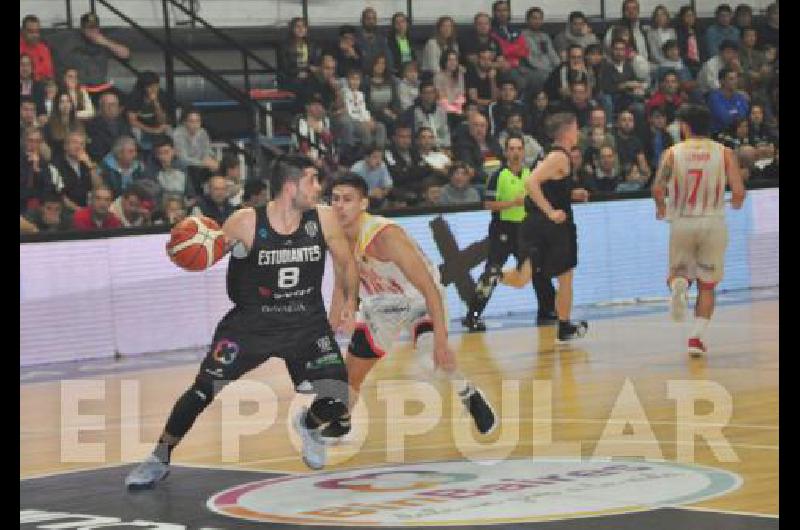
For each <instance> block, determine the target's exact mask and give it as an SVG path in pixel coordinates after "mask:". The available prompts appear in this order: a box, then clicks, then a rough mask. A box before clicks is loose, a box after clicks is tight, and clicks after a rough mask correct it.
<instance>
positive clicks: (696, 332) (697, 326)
mask: <svg viewBox="0 0 800 530" xmlns="http://www.w3.org/2000/svg"><path fill="white" fill-rule="evenodd" d="M709 322H710V320H709V319H707V318H703V317H695V319H694V326H693V327H692V333H691V335H689V338H690V339H702V338H703V333H705V332H706V328H707V327H708V323H709Z"/></svg>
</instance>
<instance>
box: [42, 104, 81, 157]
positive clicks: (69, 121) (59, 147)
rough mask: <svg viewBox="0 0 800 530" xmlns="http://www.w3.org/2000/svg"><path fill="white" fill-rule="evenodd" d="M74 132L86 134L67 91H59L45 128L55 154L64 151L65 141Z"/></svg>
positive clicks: (46, 137) (48, 142)
mask: <svg viewBox="0 0 800 530" xmlns="http://www.w3.org/2000/svg"><path fill="white" fill-rule="evenodd" d="M72 131H81V132H85V130H84V127H83V124H82V123H81V121H80V120H79V119H78V116H77V115H76V113H75V104H74V103H73V102H72V97H71V96H70V95H69V92H67V91H66V90H63V89H62V90H59V91H58V92H57V93H56V97H55V99H54V108H53V111H52V113H51V114H50V118H49V119H48V120H47V125H46V126H45V128H44V135H45V141H46V142H47V144H48V145H49V146H50V149H52V152H53V153H62V152H63V151H64V140H66V138H67V135H68V134H69V133H71V132H72Z"/></svg>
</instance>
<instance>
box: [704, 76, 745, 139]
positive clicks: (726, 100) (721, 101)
mask: <svg viewBox="0 0 800 530" xmlns="http://www.w3.org/2000/svg"><path fill="white" fill-rule="evenodd" d="M738 82H739V73H738V72H736V71H735V70H732V69H730V68H723V69H722V70H720V72H719V84H720V88H718V89H715V90H712V91H711V93H710V94H709V95H708V107H709V110H710V111H711V133H712V134H717V133H719V132H721V131H723V130H724V129H727V128H728V127H729V126H730V124H731V123H733V121H734V120H735V119H737V118H744V119H747V117H748V115H749V112H750V103H749V102H748V100H747V98H746V97H745V96H744V95H743V94H742V93H740V92H738V91H737V90H736V87H737V85H738Z"/></svg>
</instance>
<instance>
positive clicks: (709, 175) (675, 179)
mask: <svg viewBox="0 0 800 530" xmlns="http://www.w3.org/2000/svg"><path fill="white" fill-rule="evenodd" d="M670 149H671V151H672V168H673V169H672V180H671V181H670V182H669V183H668V186H667V196H668V199H667V219H669V221H670V222H671V225H672V226H671V230H670V241H669V265H670V277H672V276H685V277H686V278H688V279H689V280H693V279H697V280H698V281H699V282H701V283H702V284H707V285H712V286H713V285H715V284H717V283H718V282H719V281H721V280H722V276H723V268H724V261H725V249H726V248H727V245H728V228H727V226H726V224H725V184H726V183H727V181H728V175H727V172H726V170H725V147H724V146H723V145H722V144H720V143H718V142H715V141H713V140H709V139H704V138H703V139H701V138H692V139H689V140H686V141H684V142H681V143H679V144H677V145H675V146H673V147H671V148H670Z"/></svg>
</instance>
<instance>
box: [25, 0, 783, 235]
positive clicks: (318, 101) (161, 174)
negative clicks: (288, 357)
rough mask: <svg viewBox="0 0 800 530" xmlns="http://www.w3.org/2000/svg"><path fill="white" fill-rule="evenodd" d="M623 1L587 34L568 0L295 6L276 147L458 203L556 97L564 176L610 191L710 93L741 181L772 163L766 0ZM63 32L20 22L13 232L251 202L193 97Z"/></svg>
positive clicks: (88, 28)
mask: <svg viewBox="0 0 800 530" xmlns="http://www.w3.org/2000/svg"><path fill="white" fill-rule="evenodd" d="M518 6H519V4H518V3H515V4H514V7H515V8H517V9H519V7H518ZM639 9H640V6H639V2H638V0H626V1H625V2H623V4H622V13H621V18H620V19H615V20H610V21H608V22H609V23H608V24H606V26H607V27H606V28H605V29H604V31H603V32H602V34H595V33H594V31H593V28H592V26H591V25H590V24H589V21H588V19H587V17H586V16H585V15H584V14H583V13H581V12H573V13H571V14H570V15H569V17H568V20H567V21H566V23H565V25H564V27H563V29H562V30H561V31H559V32H556V34H550V33H548V32H547V31H545V30H544V25H545V20H546V17H545V15H546V14H545V13H544V12H543V10H542V9H540V8H538V7H531V8H530V9H528V10H527V12H526V13H525V20H526V23H525V25H524V26H523V27H517V26H516V25H514V24H511V23H510V20H511V12H510V6H509V3H508V2H505V1H502V0H500V1H496V2H494V3H493V4H492V5H491V13H477V14H475V16H474V18H473V23H472V24H471V25H468V26H467V27H459V25H458V24H456V22H455V21H454V19H453V18H452V17H449V16H443V17H441V18H439V20H437V21H436V24H435V28H434V30H433V34H432V35H430V38H428V39H427V40H425V42H424V43H422V42H419V43H417V42H414V41H412V39H411V37H410V34H411V33H410V29H411V28H410V23H409V20H408V18H407V17H406V15H405V14H403V13H395V14H394V15H393V16H392V17H391V22H390V24H389V27H388V28H386V31H384V29H383V28H380V27H379V26H378V19H379V17H378V13H377V12H376V11H375V9H374V8H371V7H368V8H366V9H364V11H363V12H362V15H361V21H360V25H359V26H358V27H354V26H350V25H346V26H342V27H341V28H340V29H339V31H338V39H336V41H335V42H333V43H323V42H317V41H316V40H315V39H314V38H313V32H312V31H311V30H310V29H309V28H308V26H307V25H306V22H305V21H304V20H303V19H301V18H297V19H293V20H292V21H291V22H290V24H289V28H288V36H287V38H286V39H284V40H283V44H282V45H281V46H280V48H279V49H278V52H277V66H278V72H279V74H278V83H279V86H280V87H281V88H283V89H286V90H288V91H290V92H292V93H294V94H295V95H296V98H295V112H294V114H295V115H294V119H293V120H292V123H291V125H290V131H291V145H290V148H289V149H290V150H292V151H294V152H297V153H302V154H304V155H306V156H308V157H310V158H311V159H313V160H314V162H315V163H316V165H317V167H318V168H319V170H320V172H321V174H323V175H324V176H325V177H331V176H333V175H334V174H336V173H337V172H341V171H354V172H356V173H359V174H360V175H362V176H363V177H364V178H365V179H366V181H367V183H368V185H369V191H370V199H371V205H372V207H374V208H381V207H404V206H435V205H438V204H457V203H475V202H478V201H480V200H481V197H482V194H483V192H484V187H485V183H486V182H487V180H488V178H489V176H490V175H491V174H492V173H493V172H495V171H497V170H498V169H499V168H500V167H501V166H502V164H503V159H504V155H503V149H504V142H505V139H506V138H507V137H508V136H509V135H510V134H514V135H522V136H523V138H524V141H525V156H526V158H525V160H526V164H528V165H533V164H535V163H536V162H537V161H538V160H539V159H540V158H541V157H542V156H543V154H544V153H545V152H546V151H547V149H548V148H549V144H550V141H551V139H550V138H548V137H547V135H546V134H545V127H544V123H545V120H546V118H547V117H548V116H549V115H550V114H552V113H554V112H556V111H558V110H569V111H572V112H574V113H575V114H576V115H577V117H578V122H579V126H580V128H581V131H580V138H579V144H578V145H577V146H576V147H575V148H574V149H573V152H572V162H573V164H572V167H573V175H572V177H573V178H574V179H575V180H576V181H578V183H579V184H580V185H581V186H582V187H585V188H586V189H588V190H590V191H592V192H598V191H599V192H609V193H625V192H631V191H641V190H646V189H647V188H648V186H649V184H650V182H651V181H652V179H653V175H654V172H655V168H656V167H657V164H658V161H659V157H660V155H661V153H662V152H663V151H664V150H665V149H666V148H667V147H669V146H670V145H672V144H673V143H675V142H677V141H679V140H680V137H679V135H680V132H679V127H678V126H677V123H676V122H675V115H676V110H677V108H678V107H679V106H680V105H681V104H683V103H684V102H695V103H701V104H706V105H708V107H709V109H710V110H711V113H712V116H713V133H714V136H715V138H716V139H717V140H719V141H720V142H722V143H724V144H725V145H727V146H729V147H731V148H732V149H735V151H736V153H737V154H738V159H739V163H740V166H741V169H742V172H743V175H744V176H745V179H748V180H756V179H771V180H777V178H778V5H777V3H773V4H770V5H769V6H768V8H767V9H766V12H765V13H763V14H754V13H753V10H752V8H751V7H750V6H748V5H746V4H740V5H738V6H737V7H736V8H735V10H734V9H732V8H731V7H730V6H729V5H727V4H720V5H719V6H718V7H717V8H716V12H715V17H714V20H713V21H711V22H710V23H709V24H704V25H702V26H701V25H700V24H699V23H698V21H697V17H696V14H695V13H694V11H693V10H692V8H691V7H690V6H683V7H682V8H681V9H680V10H679V12H678V13H676V14H673V13H670V12H669V11H668V10H667V9H666V8H665V7H664V6H658V7H656V8H655V9H654V10H653V13H652V15H651V16H650V17H649V18H647V19H643V18H642V14H641V13H640V12H639ZM762 15H763V16H762ZM74 37H75V38H74V40H73V41H70V42H68V43H67V44H65V45H64V46H59V50H58V53H57V56H56V57H55V58H53V57H52V56H51V50H50V48H49V47H48V45H47V44H46V43H45V42H44V41H43V40H42V39H41V36H40V24H39V21H38V19H37V18H36V17H35V16H27V17H25V19H24V20H23V23H22V30H21V33H20V230H21V231H22V232H28V233H31V232H36V231H48V230H61V229H65V228H69V227H73V228H77V229H93V228H109V227H118V226H143V225H149V224H157V223H164V224H170V223H174V222H175V221H176V220H179V219H181V218H182V217H183V216H186V215H187V214H190V213H202V214H203V215H207V216H209V217H212V218H214V219H217V220H219V221H222V220H224V219H225V218H226V217H227V216H228V215H230V213H231V212H232V211H234V210H235V209H236V208H238V207H240V206H242V205H255V204H263V202H264V201H265V200H266V197H267V189H266V187H265V184H264V183H263V182H262V181H261V180H259V179H258V178H252V179H249V180H247V181H246V182H243V179H242V172H241V168H240V167H239V158H238V157H237V156H236V155H234V154H225V155H224V156H221V157H219V159H217V157H216V156H215V154H214V152H213V150H212V149H211V143H210V139H209V136H208V133H207V132H206V131H205V130H204V129H203V126H202V121H203V117H202V115H201V113H200V112H199V111H198V110H197V109H192V108H182V109H181V110H182V112H181V113H180V123H172V121H171V118H170V117H171V116H172V115H173V109H174V108H175V106H176V104H177V103H176V102H174V101H170V100H169V98H168V97H167V95H166V93H165V92H164V90H162V88H161V83H160V81H161V80H160V79H159V76H158V75H157V74H155V73H152V72H145V73H143V74H141V75H140V76H139V79H138V82H137V83H136V86H135V87H134V89H133V91H132V93H130V94H122V93H120V92H119V91H118V90H116V89H115V88H114V87H113V86H111V85H110V84H108V75H107V72H108V66H107V62H108V59H109V58H110V57H111V56H112V55H113V56H116V57H117V58H119V59H123V60H124V59H127V58H128V57H129V56H130V51H129V50H128V48H127V47H125V46H124V45H123V44H120V43H117V42H114V41H113V40H111V39H109V38H108V37H106V36H104V35H103V33H102V32H101V30H100V28H99V21H98V19H97V17H96V16H95V15H94V14H87V15H84V16H83V17H82V18H81V30H80V31H79V32H76V34H75V36H74Z"/></svg>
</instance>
